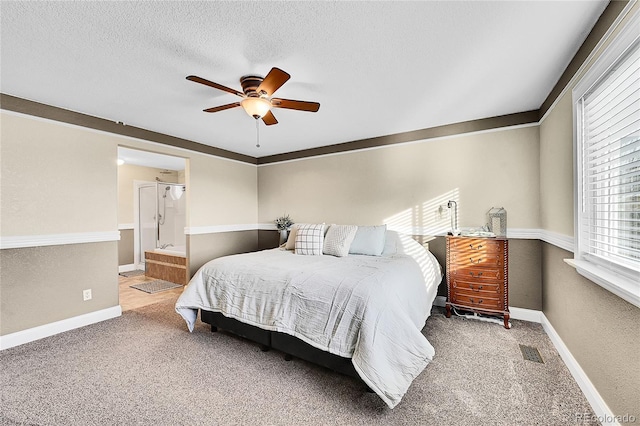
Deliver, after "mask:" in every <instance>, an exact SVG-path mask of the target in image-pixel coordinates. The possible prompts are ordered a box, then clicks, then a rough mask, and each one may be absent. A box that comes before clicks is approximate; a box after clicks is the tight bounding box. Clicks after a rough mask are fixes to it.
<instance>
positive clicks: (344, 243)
mask: <svg viewBox="0 0 640 426" xmlns="http://www.w3.org/2000/svg"><path fill="white" fill-rule="evenodd" d="M357 230H358V227H357V226H356V225H331V226H330V227H329V230H328V231H327V235H326V236H325V237H324V249H323V252H324V254H329V255H331V256H337V257H343V256H347V255H348V254H349V247H351V242H352V241H353V237H355V236H356V231H357Z"/></svg>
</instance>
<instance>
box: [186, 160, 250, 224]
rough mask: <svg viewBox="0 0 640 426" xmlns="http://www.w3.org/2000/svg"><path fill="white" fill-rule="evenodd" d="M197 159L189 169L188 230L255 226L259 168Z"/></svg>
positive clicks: (243, 164)
mask: <svg viewBox="0 0 640 426" xmlns="http://www.w3.org/2000/svg"><path fill="white" fill-rule="evenodd" d="M212 160H213V159H212V158H211V157H206V156H204V155H194V156H193V157H191V160H190V161H189V164H188V165H187V176H188V181H187V187H188V190H187V194H188V197H189V198H188V205H189V207H190V215H189V223H188V224H187V226H193V227H198V226H209V225H229V224H255V223H257V219H258V185H257V178H258V175H257V170H256V166H254V165H251V164H246V163H240V162H236V161H230V160H220V159H215V160H216V161H212Z"/></svg>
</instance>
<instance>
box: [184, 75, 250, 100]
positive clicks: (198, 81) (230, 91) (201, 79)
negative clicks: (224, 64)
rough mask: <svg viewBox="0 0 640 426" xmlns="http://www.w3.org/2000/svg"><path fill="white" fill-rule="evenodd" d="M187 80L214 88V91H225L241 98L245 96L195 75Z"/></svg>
mask: <svg viewBox="0 0 640 426" xmlns="http://www.w3.org/2000/svg"><path fill="white" fill-rule="evenodd" d="M187 80H189V81H195V82H196V83H200V84H204V85H205V86H209V87H213V88H214V89H218V90H224V91H225V92H229V93H233V94H234V95H236V96H240V97H243V96H244V93H242V92H238V91H237V90H235V89H232V88H230V87H227V86H223V85H222V84H218V83H214V82H213V81H209V80H207V79H204V78H202V77H198V76H195V75H190V76H189V77H187Z"/></svg>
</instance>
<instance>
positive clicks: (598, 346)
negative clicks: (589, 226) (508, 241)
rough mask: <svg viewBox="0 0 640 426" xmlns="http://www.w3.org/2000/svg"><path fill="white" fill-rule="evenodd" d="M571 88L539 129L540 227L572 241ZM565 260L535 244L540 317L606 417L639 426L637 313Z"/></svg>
mask: <svg viewBox="0 0 640 426" xmlns="http://www.w3.org/2000/svg"><path fill="white" fill-rule="evenodd" d="M639 8H640V6H638V4H636V5H635V6H634V10H638V9H639ZM607 44H608V42H605V43H603V45H602V48H604V47H605V46H606V45H607ZM602 48H601V49H600V52H601V51H602ZM595 58H597V55H596V56H595V57H594V59H593V60H595ZM593 60H592V61H591V63H593ZM587 70H588V67H586V68H585V69H584V70H583V72H586V71H587ZM574 84H575V82H574ZM571 88H572V87H569V88H568V90H567V91H566V93H565V94H564V95H563V96H561V97H560V99H558V102H557V103H556V105H555V106H554V107H553V108H552V109H551V110H550V111H549V113H548V114H547V116H546V117H545V118H544V120H543V121H542V122H541V124H540V170H542V173H541V179H540V192H541V194H542V195H541V199H540V204H541V214H540V216H541V224H542V227H543V229H545V230H549V231H553V232H558V233H560V234H564V235H569V236H573V235H574V220H573V218H574V211H573V209H574V205H573V190H574V186H573V109H572V108H573V105H572V96H571ZM566 258H573V253H571V252H567V251H564V250H562V249H559V248H557V247H555V246H552V245H549V244H546V243H543V256H542V269H543V274H542V294H543V301H542V310H543V312H544V314H545V316H546V317H547V318H548V319H549V321H550V323H551V325H552V326H553V327H554V328H555V330H556V331H557V332H558V334H559V335H560V337H561V338H562V340H563V342H564V343H565V344H566V346H567V347H568V349H569V351H570V352H571V354H572V355H573V356H574V358H575V359H576V360H577V361H578V363H579V364H580V366H581V367H582V369H583V370H584V371H585V373H586V374H587V376H588V377H589V380H590V381H591V382H592V383H593V384H594V385H595V387H596V389H597V390H598V392H599V393H600V395H601V396H602V398H603V399H604V401H605V402H606V403H607V404H608V405H609V407H610V408H611V409H612V411H613V413H614V415H621V416H622V415H625V414H630V415H634V416H635V417H636V419H640V406H639V405H638V395H637V393H638V389H640V368H639V367H638V366H640V333H638V327H639V326H638V324H640V309H638V308H636V307H634V306H632V305H631V304H629V303H628V302H626V301H625V300H623V299H621V298H619V297H617V296H615V295H614V294H613V293H611V292H609V291H607V290H605V289H603V288H602V287H600V286H599V285H597V284H594V283H593V282H591V281H589V280H588V279H585V278H583V277H582V276H581V275H579V274H578V273H577V272H576V271H575V269H574V268H572V267H570V266H568V265H567V264H566V263H564V262H563V259H566Z"/></svg>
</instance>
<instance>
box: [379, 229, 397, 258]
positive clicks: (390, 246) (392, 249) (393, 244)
mask: <svg viewBox="0 0 640 426" xmlns="http://www.w3.org/2000/svg"><path fill="white" fill-rule="evenodd" d="M399 238H400V237H399V235H398V232H397V231H389V230H387V232H385V235H384V250H382V256H391V255H394V254H396V253H397V252H398V239H399Z"/></svg>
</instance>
